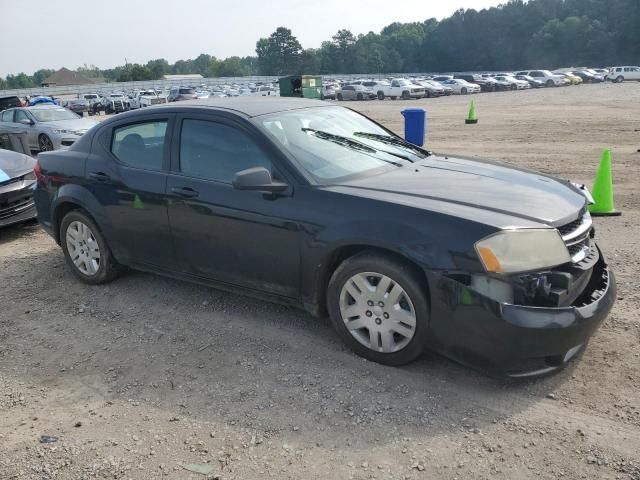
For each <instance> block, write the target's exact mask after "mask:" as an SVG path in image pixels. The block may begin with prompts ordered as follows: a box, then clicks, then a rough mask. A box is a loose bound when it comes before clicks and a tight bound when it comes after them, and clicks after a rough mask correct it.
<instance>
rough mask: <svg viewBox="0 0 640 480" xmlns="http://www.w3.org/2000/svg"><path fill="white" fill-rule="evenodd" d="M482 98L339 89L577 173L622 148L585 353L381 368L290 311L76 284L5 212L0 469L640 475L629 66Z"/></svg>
mask: <svg viewBox="0 0 640 480" xmlns="http://www.w3.org/2000/svg"><path fill="white" fill-rule="evenodd" d="M474 100H475V104H476V109H477V113H478V118H479V123H478V124H477V125H465V123H464V119H465V116H466V114H467V110H468V106H469V104H468V102H469V98H468V97H466V96H455V97H454V96H451V97H441V98H431V99H422V100H412V101H400V100H396V101H391V100H390V101H384V102H379V101H370V102H349V103H343V104H342V105H345V106H349V107H351V108H355V109H357V110H360V111H362V112H363V113H365V114H367V115H369V116H371V117H372V118H374V119H375V120H377V121H379V122H380V123H382V124H384V125H386V126H388V127H390V128H392V129H393V130H395V131H396V132H399V133H401V132H402V121H403V117H402V115H401V114H400V111H401V110H402V109H403V108H406V107H423V108H425V109H427V130H428V133H427V144H428V147H429V148H430V149H433V150H434V151H437V152H444V153H451V154H458V155H465V156H472V157H478V158H487V159H496V160H500V161H506V162H509V163H513V164H515V165H518V166H522V167H527V168H532V169H536V170H540V171H542V172H545V173H551V174H555V175H558V176H561V177H564V178H571V179H572V180H574V181H577V182H581V183H587V184H589V185H590V184H591V183H592V181H593V177H594V175H595V171H596V169H597V166H598V161H599V158H600V154H601V152H602V149H603V148H607V147H611V148H612V152H613V162H614V184H615V195H616V197H615V199H616V207H617V208H618V209H620V210H622V211H623V215H622V217H609V218H597V219H595V225H596V230H597V234H596V236H597V238H598V239H599V243H600V245H601V246H602V248H603V251H604V252H605V253H606V254H607V255H608V257H609V260H610V263H611V265H612V268H613V270H614V272H615V274H616V276H617V280H618V289H619V290H618V301H617V303H616V305H615V307H614V310H613V312H612V314H611V316H610V317H609V318H608V319H607V321H606V322H605V324H604V325H603V326H602V328H600V330H599V331H598V332H597V333H596V334H595V336H594V337H593V339H592V341H591V344H590V345H589V347H588V349H587V350H586V352H585V353H584V355H583V356H582V358H581V359H580V360H578V361H577V362H574V363H573V364H571V365H570V366H569V367H568V368H567V369H566V370H564V371H562V372H560V373H559V374H557V375H554V376H551V377H549V378H545V379H541V380H537V381H533V382H519V383H511V382H505V381H502V380H496V379H493V378H490V377H487V376H486V375H484V374H481V373H477V372H475V371H473V370H470V369H468V368H465V367H461V366H459V365H457V364H455V363H452V362H450V361H448V360H445V359H443V358H441V357H439V356H436V355H428V356H425V357H423V358H421V359H420V360H419V361H417V362H415V363H413V364H411V365H409V366H407V367H401V368H392V367H386V366H382V365H378V364H374V363H370V362H367V361H365V360H363V359H361V358H359V357H357V356H355V355H354V354H352V353H351V352H350V351H349V350H348V349H347V348H346V347H345V346H344V345H343V344H342V342H341V341H340V340H339V339H338V338H337V336H336V335H335V333H334V332H333V330H332V328H331V326H330V325H329V322H328V321H326V320H325V321H322V320H321V321H317V320H315V319H313V318H312V317H311V316H309V315H308V314H306V313H304V312H302V311H299V310H296V309H292V308H288V307H283V306H279V305H273V304H269V303H265V302H262V301H258V300H254V299H251V298H246V297H241V296H237V295H232V294H227V293H223V292H220V291H217V290H213V289H209V288H205V287H200V286H194V285H191V284H187V283H183V282H179V281H175V280H171V279H167V278H162V277H158V276H154V275H149V274H144V273H138V272H130V273H128V274H126V275H125V276H124V277H122V278H121V279H119V280H117V281H115V282H114V283H111V284H108V285H106V286H88V285H84V284H81V283H80V282H78V281H77V280H76V279H75V278H74V277H73V275H72V274H71V272H70V271H69V270H68V269H67V267H66V266H65V263H64V258H63V255H62V251H61V249H60V248H59V247H58V246H57V245H56V244H55V243H54V241H53V240H52V239H51V238H50V237H49V236H48V235H46V234H45V233H44V232H43V231H41V230H40V229H39V227H38V226H37V225H33V224H31V225H27V226H24V225H23V226H14V227H10V228H6V229H3V230H0V284H1V285H2V288H1V289H0V304H1V305H2V308H1V309H0V479H3V480H4V479H20V480H22V479H38V480H41V479H53V478H56V479H84V478H86V479H93V478H98V479H107V478H109V479H113V478H116V479H120V478H122V479H136V480H137V479H157V478H167V479H186V478H194V479H195V478H206V477H204V476H202V475H199V474H196V473H191V472H190V471H188V470H186V469H185V468H184V467H185V466H187V465H189V464H211V465H212V467H213V468H212V471H211V473H209V474H208V476H209V477H210V478H222V479H225V480H226V479H257V478H273V479H276V478H277V479H283V478H288V479H315V478H318V479H319V478H322V479H327V478H329V479H350V478H353V479H373V478H376V479H431V478H437V479H440V478H443V479H456V478H459V479H469V478H474V479H475V478H492V479H493V478H496V479H523V478H542V479H556V478H570V479H573V478H586V479H591V478H599V479H632V480H640V318H639V316H638V313H637V312H638V310H639V309H640V277H639V274H640V251H639V249H638V238H639V237H640V195H639V193H638V189H639V187H640V180H639V177H638V174H639V167H638V165H639V163H640V116H639V115H638V105H640V88H639V85H638V84H637V83H635V82H634V83H625V84H610V83H607V84H601V85H580V86H575V87H571V88H549V89H540V90H527V91H520V92H497V93H492V94H479V95H476V96H474ZM102 118H104V117H102ZM496 348H499V345H497V346H496ZM42 436H46V437H42ZM48 437H55V438H48ZM42 440H44V441H47V440H55V441H53V442H52V443H41V441H42Z"/></svg>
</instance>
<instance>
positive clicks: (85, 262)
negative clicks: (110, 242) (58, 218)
mask: <svg viewBox="0 0 640 480" xmlns="http://www.w3.org/2000/svg"><path fill="white" fill-rule="evenodd" d="M66 241H67V250H68V252H69V257H70V258H71V260H72V261H73V264H74V265H75V267H76V268H77V269H78V270H79V271H80V272H81V273H83V274H84V275H87V276H89V277H91V276H93V275H95V274H96V273H97V272H98V269H99V268H100V245H98V241H97V240H96V237H95V236H94V234H93V232H92V231H91V228H89V227H88V226H87V225H86V224H84V223H82V222H80V221H78V220H75V221H73V222H71V223H70V224H69V227H68V228H67V233H66Z"/></svg>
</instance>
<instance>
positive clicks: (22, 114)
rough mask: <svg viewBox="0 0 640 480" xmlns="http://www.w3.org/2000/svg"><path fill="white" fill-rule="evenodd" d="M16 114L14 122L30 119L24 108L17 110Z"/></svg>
mask: <svg viewBox="0 0 640 480" xmlns="http://www.w3.org/2000/svg"><path fill="white" fill-rule="evenodd" d="M15 112H16V113H15V116H14V120H13V121H14V122H16V123H18V122H20V121H21V120H29V116H28V115H27V114H26V113H25V112H24V111H23V110H16V111H15Z"/></svg>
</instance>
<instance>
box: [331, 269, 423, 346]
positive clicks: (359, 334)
mask: <svg viewBox="0 0 640 480" xmlns="http://www.w3.org/2000/svg"><path fill="white" fill-rule="evenodd" d="M340 314H341V316H342V320H343V321H344V324H345V326H346V327H347V330H348V331H349V333H350V334H351V335H352V336H353V337H354V338H355V339H356V340H357V341H358V342H359V343H360V344H362V345H363V346H365V347H367V348H368V349H370V350H373V351H375V352H381V353H393V352H397V351H400V350H402V349H403V348H405V347H406V346H407V345H408V344H409V342H411V340H412V339H413V337H414V335H415V332H416V310H415V308H414V306H413V302H412V301H411V299H410V298H409V295H408V294H407V292H406V291H405V289H404V288H402V286H401V285H400V284H398V283H397V282H395V281H394V280H393V279H391V278H390V277H388V276H386V275H383V274H380V273H375V272H362V273H358V274H356V275H354V276H352V277H351V278H349V279H348V280H347V281H346V282H345V284H344V285H343V287H342V290H341V292H340Z"/></svg>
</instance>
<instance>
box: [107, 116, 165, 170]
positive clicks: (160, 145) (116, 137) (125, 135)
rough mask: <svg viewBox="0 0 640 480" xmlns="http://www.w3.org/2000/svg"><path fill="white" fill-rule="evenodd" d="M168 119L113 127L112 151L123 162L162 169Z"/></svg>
mask: <svg viewBox="0 0 640 480" xmlns="http://www.w3.org/2000/svg"><path fill="white" fill-rule="evenodd" d="M166 131H167V121H166V120H158V121H153V122H144V123H136V124H134V125H125V126H122V127H116V128H114V129H113V137H112V140H111V152H112V153H113V154H114V155H115V156H116V158H117V159H118V160H120V161H121V162H122V163H126V164H127V165H130V166H132V167H137V168H144V169H147V170H162V161H163V158H164V138H165V134H166Z"/></svg>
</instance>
